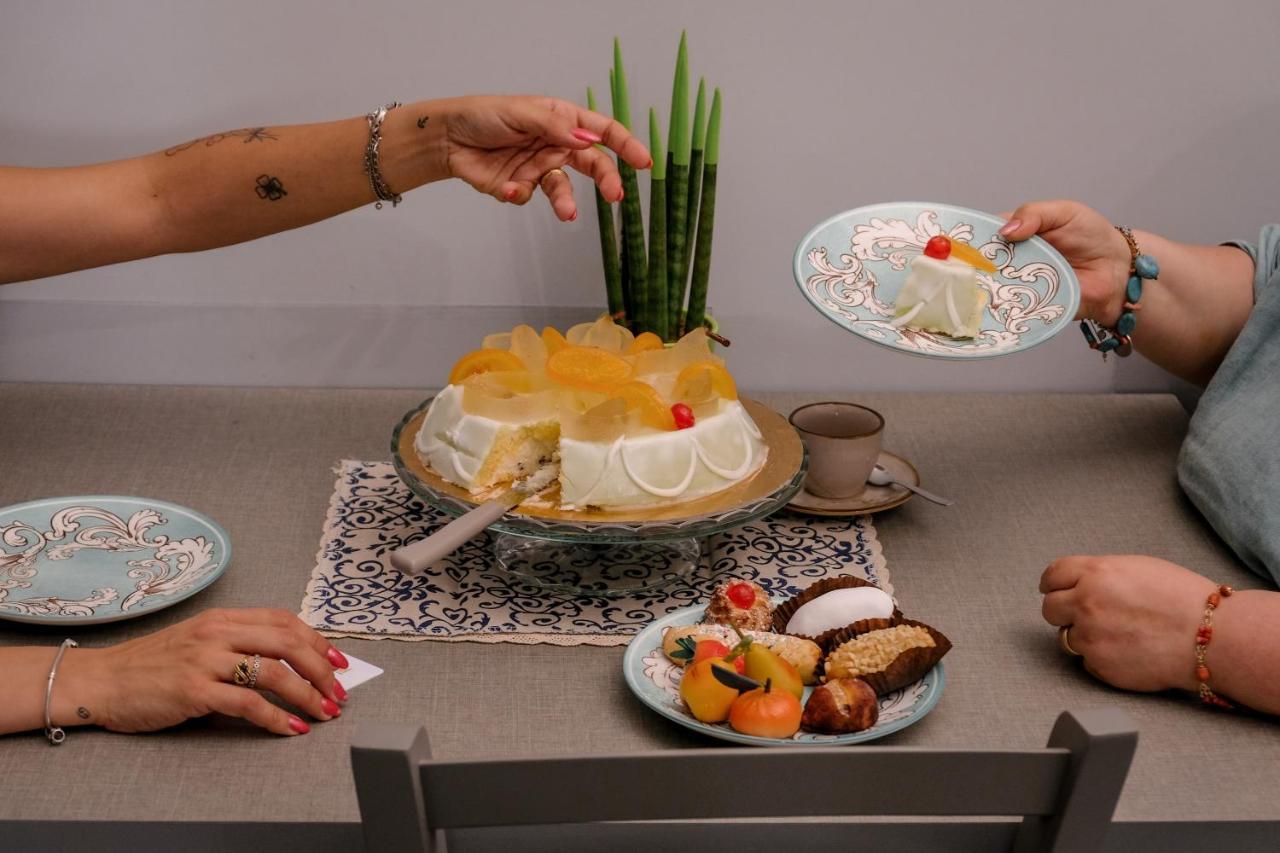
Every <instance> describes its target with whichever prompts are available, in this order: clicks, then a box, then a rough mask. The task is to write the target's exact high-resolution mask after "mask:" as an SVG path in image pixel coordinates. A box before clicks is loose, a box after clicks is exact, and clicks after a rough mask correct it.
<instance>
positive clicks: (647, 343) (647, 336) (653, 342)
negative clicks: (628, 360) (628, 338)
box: [627, 332, 663, 355]
mask: <svg viewBox="0 0 1280 853" xmlns="http://www.w3.org/2000/svg"><path fill="white" fill-rule="evenodd" d="M662 348H663V343H662V338H660V337H658V336H657V335H655V334H654V333H653V332H641V333H640V334H638V335H636V339H635V340H634V341H632V342H631V347H630V348H629V349H628V350H627V352H628V353H630V354H631V355H635V354H636V353H638V352H646V351H648V350H652V349H662Z"/></svg>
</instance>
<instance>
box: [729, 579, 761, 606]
mask: <svg viewBox="0 0 1280 853" xmlns="http://www.w3.org/2000/svg"><path fill="white" fill-rule="evenodd" d="M724 594H725V595H727V596H729V600H730V601H732V602H733V603H734V605H736V606H737V607H741V608H742V609H743V610H748V609H750V607H751V605H753V604H755V603H756V591H755V590H754V589H752V588H751V584H748V583H731V584H729V588H728V589H726V590H725V591H724Z"/></svg>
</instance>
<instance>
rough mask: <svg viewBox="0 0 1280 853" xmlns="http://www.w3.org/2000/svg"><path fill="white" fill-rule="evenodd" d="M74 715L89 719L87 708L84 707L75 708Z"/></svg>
mask: <svg viewBox="0 0 1280 853" xmlns="http://www.w3.org/2000/svg"><path fill="white" fill-rule="evenodd" d="M76 716H77V717H79V718H80V719H82V720H87V719H89V709H88V708H85V707H80V708H76Z"/></svg>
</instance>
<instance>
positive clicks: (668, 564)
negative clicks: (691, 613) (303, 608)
mask: <svg viewBox="0 0 1280 853" xmlns="http://www.w3.org/2000/svg"><path fill="white" fill-rule="evenodd" d="M742 403H743V405H744V406H745V407H746V409H747V411H748V412H749V413H750V414H751V417H752V418H753V419H754V420H755V422H756V425H757V426H758V427H759V428H760V431H761V433H762V435H763V437H764V441H765V443H766V445H767V446H768V447H769V458H768V460H767V461H766V462H765V465H764V467H763V468H762V469H761V470H760V471H759V472H757V473H756V474H755V475H754V476H752V477H751V478H749V479H748V480H746V481H744V482H742V483H738V484H736V485H734V486H732V487H731V488H728V489H726V490H724V491H722V492H718V493H717V494H715V495H710V496H708V497H705V498H701V499H699V500H696V501H689V502H687V503H682V504H678V505H673V506H667V507H662V508H658V509H648V510H640V511H627V512H605V511H586V510H561V509H558V508H556V507H555V504H556V503H557V501H556V500H555V497H556V496H555V494H554V487H553V490H552V493H551V494H550V495H549V496H548V497H549V499H548V500H545V501H537V504H538V505H528V504H526V505H521V506H519V507H516V508H515V509H514V510H512V511H511V512H509V513H507V514H506V515H504V516H503V517H502V518H501V519H500V520H499V521H498V522H496V523H495V524H494V525H492V526H491V527H490V528H489V532H490V538H491V541H492V547H493V556H494V561H495V564H496V566H497V568H498V569H499V570H500V571H502V572H503V573H505V574H507V575H508V576H509V577H510V578H511V579H512V580H513V581H516V582H521V583H526V584H532V585H534V586H536V587H538V588H540V589H542V590H544V591H547V592H553V593H559V594H566V595H583V596H613V595H627V594H632V593H636V592H640V591H644V590H649V589H654V588H657V587H661V586H665V585H666V584H669V583H671V582H673V581H675V580H678V579H680V578H682V577H686V576H687V575H689V574H691V573H692V572H693V571H694V570H696V569H697V567H698V565H699V564H700V562H701V560H702V558H703V555H704V553H706V551H707V547H708V540H709V538H710V537H711V536H712V535H713V534H716V533H721V532H723V531H726V530H732V529H733V528H735V527H738V526H740V525H742V524H746V523H747V522H749V521H754V520H756V519H758V518H763V517H764V516H766V515H769V514H770V513H773V512H776V511H777V510H779V509H782V508H783V507H785V506H786V505H787V502H788V501H790V500H791V499H792V497H794V496H795V494H796V493H797V492H798V491H799V490H800V486H801V485H802V483H803V482H804V475H805V470H806V467H807V458H806V456H805V451H804V446H803V445H802V444H801V442H800V437H799V436H798V435H797V434H796V432H795V430H794V429H793V428H792V427H791V425H790V424H788V423H787V421H786V419H785V418H783V417H782V416H781V415H779V414H778V413H777V412H774V411H773V410H772V409H769V408H768V407H766V406H763V405H761V404H760V403H756V402H754V401H752V400H745V399H744V400H743V401H742ZM430 404H431V399H430V398H428V399H427V400H425V401H423V402H422V404H421V405H419V406H418V407H417V408H415V409H413V410H412V411H410V412H408V413H407V414H406V415H405V416H404V417H403V418H402V419H401V420H400V423H399V424H397V425H396V428H395V430H394V431H393V432H392V435H391V458H392V460H393V461H394V464H395V468H396V473H397V474H399V475H400V479H401V480H402V481H404V484H405V485H406V486H408V487H409V490H410V491H412V492H413V493H414V494H415V495H417V496H418V497H420V498H422V499H423V500H424V501H425V502H426V503H427V504H428V505H430V506H432V507H435V508H436V509H438V510H441V511H442V512H445V513H447V514H449V515H452V516H457V515H462V514H463V513H465V512H467V511H468V510H471V509H474V508H475V506H476V505H477V500H476V498H473V497H472V496H471V495H470V494H469V493H468V492H467V491H466V490H465V489H462V488H459V487H457V486H455V485H453V484H452V483H447V482H445V481H444V480H442V479H441V478H440V477H439V476H438V475H437V474H436V473H435V472H434V471H432V470H431V469H429V468H427V467H426V466H425V465H423V464H422V461H421V460H420V459H419V458H418V454H417V453H416V452H415V451H414V448H413V442H414V439H415V438H416V436H417V434H418V430H419V428H420V427H421V426H422V421H423V420H424V418H425V417H426V411H427V407H428V406H429V405H430ZM530 503H534V502H530Z"/></svg>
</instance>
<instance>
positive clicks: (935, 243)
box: [924, 234, 951, 261]
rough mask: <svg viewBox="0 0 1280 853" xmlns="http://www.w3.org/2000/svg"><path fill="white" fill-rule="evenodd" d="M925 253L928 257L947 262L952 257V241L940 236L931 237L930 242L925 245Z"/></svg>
mask: <svg viewBox="0 0 1280 853" xmlns="http://www.w3.org/2000/svg"><path fill="white" fill-rule="evenodd" d="M924 253H925V256H926V257H930V258H937V259H938V260H940V261H945V260H946V259H947V258H949V257H951V240H950V238H947V237H943V236H942V235H941V234H939V235H938V236H937V237H930V238H929V242H928V243H925V244H924Z"/></svg>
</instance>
